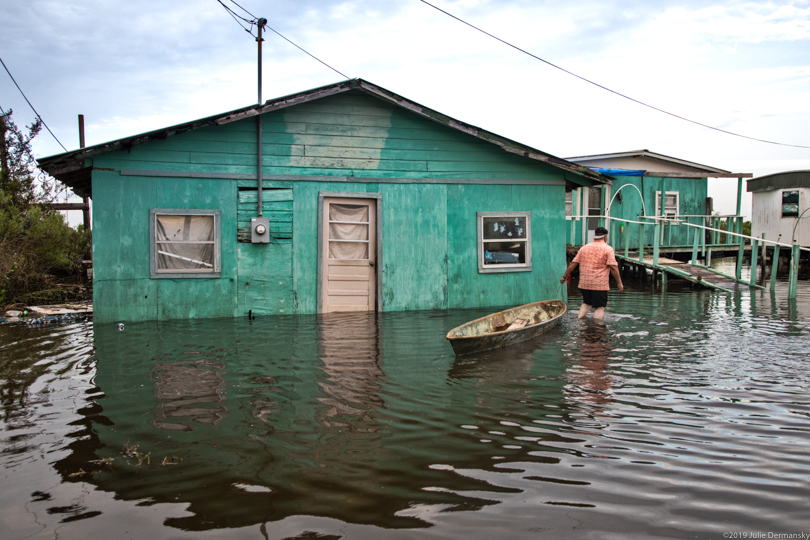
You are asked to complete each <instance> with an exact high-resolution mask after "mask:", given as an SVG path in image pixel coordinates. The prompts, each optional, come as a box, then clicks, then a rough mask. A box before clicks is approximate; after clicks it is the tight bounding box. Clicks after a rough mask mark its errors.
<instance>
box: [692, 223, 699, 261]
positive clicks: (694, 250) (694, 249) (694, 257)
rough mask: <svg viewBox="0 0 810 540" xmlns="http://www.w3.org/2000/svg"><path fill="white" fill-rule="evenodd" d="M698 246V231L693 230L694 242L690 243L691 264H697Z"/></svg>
mask: <svg viewBox="0 0 810 540" xmlns="http://www.w3.org/2000/svg"><path fill="white" fill-rule="evenodd" d="M698 245H700V229H695V241H694V242H692V264H693V265H696V264H697V263H698Z"/></svg>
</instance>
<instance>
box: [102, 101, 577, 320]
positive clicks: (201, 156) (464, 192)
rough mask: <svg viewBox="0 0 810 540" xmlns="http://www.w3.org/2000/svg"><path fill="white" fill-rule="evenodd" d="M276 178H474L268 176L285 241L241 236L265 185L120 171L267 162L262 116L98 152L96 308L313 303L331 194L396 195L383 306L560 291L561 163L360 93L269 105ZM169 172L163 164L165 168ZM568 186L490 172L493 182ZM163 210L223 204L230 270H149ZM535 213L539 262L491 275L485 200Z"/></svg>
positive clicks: (220, 310) (113, 315) (208, 313)
mask: <svg viewBox="0 0 810 540" xmlns="http://www.w3.org/2000/svg"><path fill="white" fill-rule="evenodd" d="M262 125H263V133H264V138H263V172H264V174H266V175H270V174H284V175H306V176H320V177H328V176H341V177H346V176H355V177H360V178H362V177H374V178H381V179H384V178H414V179H456V180H458V179H461V180H468V181H470V182H471V183H469V184H443V183H436V184H417V183H415V184H403V183H386V182H384V181H380V182H379V183H364V182H356V183H355V182H345V181H335V182H328V181H319V182H314V181H311V178H310V179H302V180H294V181H283V182H274V181H265V188H269V189H265V191H264V196H263V199H264V213H265V215H268V216H269V217H270V219H271V232H272V234H273V235H274V236H275V240H274V241H273V242H271V243H270V244H264V245H252V244H248V243H237V230H238V229H239V228H242V227H245V226H247V224H248V223H249V219H250V217H251V215H252V210H251V209H252V208H255V200H256V191H255V182H253V181H250V180H229V179H197V178H191V177H165V176H164V177H160V176H158V177H154V176H121V175H120V170H122V169H128V170H144V171H194V172H206V173H211V172H215V173H241V174H255V160H256V147H255V146H256V145H255V134H256V120H255V118H254V119H247V120H242V121H238V122H233V123H230V124H225V125H222V126H213V127H206V128H200V129H197V130H194V131H189V132H185V133H182V134H178V135H174V136H171V137H169V138H167V139H163V140H157V141H152V142H149V143H145V144H141V145H136V146H133V147H132V148H131V149H129V150H127V151H124V150H122V151H114V152H108V153H105V154H102V155H98V156H95V157H94V158H93V160H92V165H94V166H95V167H96V168H105V169H113V170H105V171H99V170H96V171H94V172H93V195H94V199H93V204H94V222H93V225H94V229H95V230H94V244H95V247H94V249H95V251H94V255H95V281H94V286H95V291H94V301H95V312H96V315H95V316H96V320H98V321H99V322H107V321H118V320H122V321H128V320H152V319H172V318H194V317H231V316H237V315H243V314H246V313H247V311H248V310H252V311H253V312H254V313H255V314H260V315H261V314H279V313H314V312H316V310H317V283H318V268H317V261H318V253H317V244H318V194H319V192H329V191H331V192H361V193H362V192H367V193H380V194H381V196H382V199H381V200H382V242H383V244H382V251H383V261H382V265H381V266H380V267H379V270H380V271H382V272H383V277H382V282H383V285H382V289H381V290H379V291H378V294H381V295H382V297H383V309H384V310H386V311H400V310H416V309H444V308H467V307H480V306H502V305H513V304H519V303H525V302H530V301H535V300H542V299H547V298H557V297H560V295H561V294H564V291H563V292H562V293H561V291H560V287H559V282H558V276H559V275H560V274H561V273H562V271H563V270H564V268H565V252H564V242H563V239H564V238H565V229H566V221H565V219H564V213H565V204H564V193H565V192H564V186H563V184H562V181H563V173H562V171H560V170H558V169H555V168H552V167H549V166H547V165H544V164H542V163H538V162H536V161H534V160H530V159H527V158H524V157H522V156H518V155H514V154H510V153H507V152H504V151H503V150H501V149H500V148H498V147H497V146H495V145H492V144H489V143H486V142H483V141H481V140H479V139H477V138H475V137H472V136H469V135H467V134H465V133H461V132H458V131H456V130H453V129H451V128H449V127H446V126H444V125H441V124H438V123H435V122H432V121H430V120H427V119H424V118H422V117H420V116H418V115H415V114H413V113H410V112H408V111H405V110H400V109H397V108H394V107H392V106H391V105H389V104H387V103H385V102H382V101H380V100H377V99H375V98H372V97H369V96H367V95H364V94H360V93H346V94H341V95H337V96H332V97H328V98H323V99H320V100H318V101H315V102H311V103H307V104H303V105H298V106H295V107H290V108H288V109H284V110H280V111H275V112H272V113H267V114H265V115H264V116H263V117H262ZM152 174H159V173H154V172H153V173H152ZM503 179H517V180H522V181H525V180H544V181H549V180H551V181H556V182H559V184H558V185H519V184H507V185H491V184H486V183H480V181H481V180H484V181H486V180H503ZM151 208H178V209H179V208H216V209H219V210H220V211H221V218H222V226H221V233H222V237H221V250H222V277H221V278H220V279H160V280H151V279H149V243H150V240H149V227H148V216H149V210H150V209H151ZM482 211H531V212H532V265H533V270H532V271H531V272H514V273H504V274H479V273H478V261H477V234H476V212H482Z"/></svg>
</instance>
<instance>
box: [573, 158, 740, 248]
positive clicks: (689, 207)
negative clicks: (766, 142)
mask: <svg viewBox="0 0 810 540" xmlns="http://www.w3.org/2000/svg"><path fill="white" fill-rule="evenodd" d="M567 159H568V160H569V161H572V162H574V163H578V164H580V165H583V166H585V167H589V168H591V169H592V170H594V171H598V172H601V173H603V174H606V175H608V176H610V177H612V178H613V181H612V182H611V183H610V184H607V185H598V186H596V187H595V189H591V188H587V187H576V188H575V189H572V190H571V191H569V192H567V193H566V217H567V219H568V220H569V222H568V225H569V227H568V230H567V231H566V240H567V242H568V243H569V244H573V245H582V244H585V243H588V242H589V241H591V240H592V238H593V231H594V229H596V227H597V226H598V224H599V218H598V217H597V216H610V217H612V218H618V219H619V220H626V221H611V222H610V226H611V238H610V243H611V244H612V245H613V246H614V247H620V246H623V245H624V244H625V237H626V236H630V239H629V240H630V244H631V245H632V246H638V234H639V225H637V224H635V223H630V222H631V221H642V222H646V223H648V224H650V225H653V224H654V222H655V221H654V220H653V219H648V220H644V218H643V217H642V216H650V217H663V218H665V220H666V227H665V230H664V233H663V235H662V236H663V237H662V238H661V246H662V247H665V248H667V249H669V250H670V251H687V250H688V251H691V250H692V244H693V240H694V230H693V229H692V228H691V227H687V226H683V225H679V224H682V223H683V222H691V223H694V224H699V225H711V224H712V223H711V221H710V218H709V216H713V214H714V212H713V203H712V200H711V199H710V198H709V178H738V179H740V180H739V182H738V193H737V197H738V200H739V196H740V193H741V192H740V190H741V189H742V180H741V179H742V178H744V177H750V176H751V174H750V173H733V172H730V171H727V170H724V169H718V168H717V167H710V166H708V165H702V164H700V163H695V162H692V161H687V160H684V159H680V158H675V157H671V156H667V155H664V154H659V153H657V152H651V151H649V150H634V151H630V152H618V153H613V154H596V155H589V156H578V157H571V158H567ZM662 202H663V204H662ZM739 213H740V210H739V208H738V210H737V214H739ZM723 217H724V218H729V217H737V216H736V215H735V216H723ZM714 218H719V216H714ZM714 218H711V219H714ZM653 232H654V231H653V227H652V226H649V227H647V226H645V227H644V233H643V234H644V240H643V243H644V244H645V245H652V244H653Z"/></svg>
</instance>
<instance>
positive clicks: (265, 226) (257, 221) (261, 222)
mask: <svg viewBox="0 0 810 540" xmlns="http://www.w3.org/2000/svg"><path fill="white" fill-rule="evenodd" d="M250 243H251V244H269V243H270V218H266V217H255V218H250Z"/></svg>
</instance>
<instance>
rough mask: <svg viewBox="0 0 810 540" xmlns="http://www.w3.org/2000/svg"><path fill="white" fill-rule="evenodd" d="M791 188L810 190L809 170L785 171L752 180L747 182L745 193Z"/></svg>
mask: <svg viewBox="0 0 810 540" xmlns="http://www.w3.org/2000/svg"><path fill="white" fill-rule="evenodd" d="M792 188H810V170H804V171H786V172H780V173H774V174H766V175H765V176H760V177H757V178H752V179H751V180H749V181H748V186H747V187H746V191H749V192H751V191H753V192H759V191H773V190H776V189H792Z"/></svg>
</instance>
